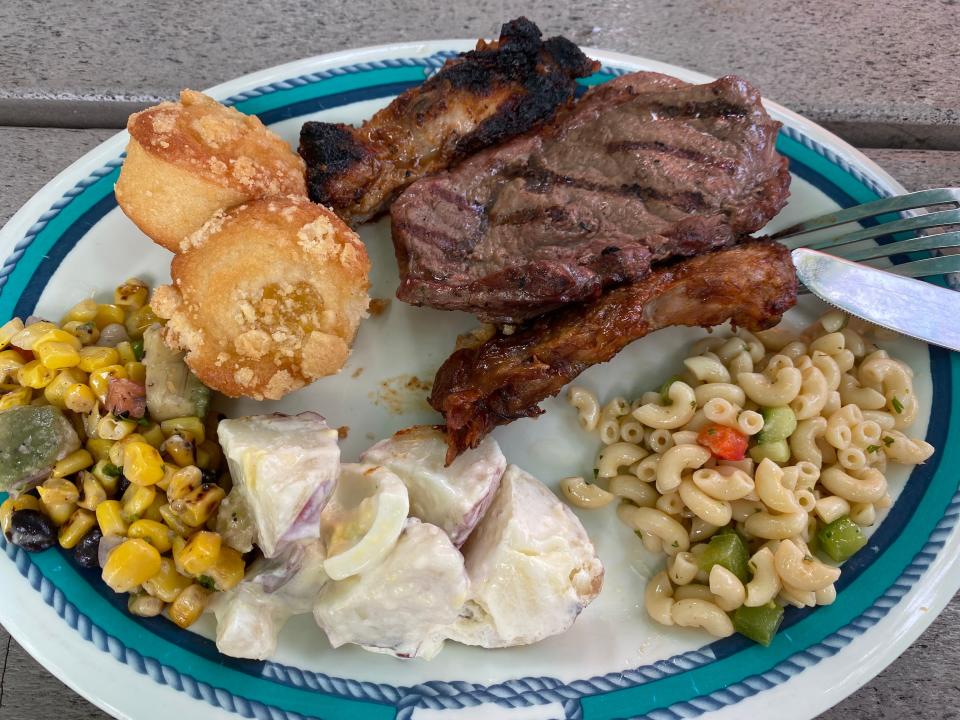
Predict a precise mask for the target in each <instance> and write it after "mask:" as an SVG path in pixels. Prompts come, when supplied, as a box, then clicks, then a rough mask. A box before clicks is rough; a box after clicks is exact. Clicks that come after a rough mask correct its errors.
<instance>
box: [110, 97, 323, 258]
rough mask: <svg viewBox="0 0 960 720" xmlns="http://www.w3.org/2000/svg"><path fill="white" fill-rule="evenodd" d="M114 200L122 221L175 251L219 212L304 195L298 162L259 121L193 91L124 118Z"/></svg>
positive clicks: (298, 159) (303, 185)
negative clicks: (126, 138) (125, 138)
mask: <svg viewBox="0 0 960 720" xmlns="http://www.w3.org/2000/svg"><path fill="white" fill-rule="evenodd" d="M127 130H129V132H130V143H129V144H128V145H127V158H126V160H125V161H124V163H123V167H122V168H121V170H120V179H119V180H118V181H117V185H116V188H115V193H116V196H117V202H118V203H119V204H120V207H121V208H123V211H124V213H126V215H127V217H129V218H130V219H131V220H133V222H134V223H136V225H137V226H138V227H139V228H140V229H141V230H143V232H145V233H146V234H147V235H149V236H150V237H151V238H152V239H153V240H154V242H156V243H158V244H160V245H162V246H163V247H165V248H167V249H168V250H171V251H173V252H177V251H178V250H179V248H180V243H181V241H183V239H184V238H185V237H187V236H188V235H190V234H191V233H193V232H195V231H196V230H198V229H199V228H200V227H201V226H202V225H203V224H204V223H205V222H206V221H207V220H209V219H210V217H211V216H212V215H213V214H214V213H215V212H217V211H218V210H227V209H229V208H232V207H236V206H237V205H240V204H241V203H243V202H246V201H248V200H253V199H256V198H262V197H272V196H279V195H306V185H305V182H304V164H303V160H301V159H300V157H299V156H298V155H297V154H296V153H294V152H293V150H291V149H290V146H288V145H287V144H286V143H285V142H284V141H283V140H281V139H280V138H279V137H277V136H276V135H274V134H273V133H272V132H270V131H269V130H268V129H267V128H266V127H264V125H263V123H261V122H260V120H259V119H257V118H256V117H253V116H250V115H244V114H243V113H240V112H238V111H236V110H234V109H233V108H228V107H224V106H223V105H221V104H220V103H218V102H216V101H215V100H212V99H211V98H209V97H207V96H206V95H203V94H202V93H198V92H194V91H193V90H184V91H183V92H181V93H180V102H175V103H174V102H164V103H161V104H159V105H157V106H155V107H152V108H148V109H146V110H144V111H143V112H139V113H136V114H134V115H131V116H130V119H129V120H128V121H127Z"/></svg>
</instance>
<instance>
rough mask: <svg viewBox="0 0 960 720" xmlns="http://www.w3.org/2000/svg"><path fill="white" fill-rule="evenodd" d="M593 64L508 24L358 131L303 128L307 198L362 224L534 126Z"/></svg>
mask: <svg viewBox="0 0 960 720" xmlns="http://www.w3.org/2000/svg"><path fill="white" fill-rule="evenodd" d="M599 67H600V66H599V63H596V62H594V61H593V60H590V59H589V58H588V57H586V56H585V55H584V54H583V53H582V52H581V51H580V49H579V48H578V47H577V46H576V45H575V44H574V43H572V42H570V41H569V40H567V39H566V38H562V37H555V38H550V39H549V40H546V41H543V40H542V39H541V34H540V30H539V28H538V27H537V26H536V25H534V24H533V23H532V22H530V21H529V20H527V19H526V18H523V17H521V18H518V19H516V20H513V21H511V22H508V23H506V24H504V25H503V28H502V29H501V33H500V38H499V40H497V41H495V42H490V43H488V42H485V41H483V40H480V41H479V42H478V43H477V47H476V49H475V50H471V51H470V52H467V53H463V54H462V55H459V56H457V57H455V58H452V59H451V60H448V61H447V62H446V64H445V65H444V66H443V67H442V68H441V69H440V70H439V72H437V73H436V74H435V75H433V76H432V77H430V78H429V79H427V80H426V82H424V83H423V84H422V85H420V86H418V87H416V88H412V89H410V90H407V91H406V92H404V93H402V94H401V95H399V96H398V97H397V98H395V99H394V100H393V102H391V103H390V104H389V105H388V106H387V107H386V108H384V109H383V110H380V111H379V112H377V113H376V114H375V115H374V116H373V117H372V118H371V119H370V120H368V121H366V122H365V123H363V125H362V126H361V127H359V128H354V127H350V126H349V125H343V124H331V123H320V122H307V123H304V125H303V128H302V130H301V133H300V147H299V151H300V154H301V155H302V156H303V159H304V160H305V161H306V164H307V191H308V194H309V195H310V199H311V200H313V201H314V202H318V203H322V204H324V205H327V206H330V207H331V208H332V209H333V210H334V211H335V212H337V214H339V215H340V216H341V217H342V218H343V219H344V220H346V221H347V222H348V223H350V224H353V225H355V224H357V223H360V222H363V221H365V220H368V219H370V218H371V217H374V216H375V215H377V214H379V213H381V212H383V211H384V210H386V209H387V208H388V207H389V206H390V203H391V202H393V200H394V198H395V197H396V196H397V195H398V194H399V193H400V192H401V191H402V190H403V188H405V187H406V186H407V185H409V184H410V183H412V182H414V181H415V180H417V179H418V178H420V177H423V176H424V175H427V174H429V173H434V172H437V171H440V170H443V169H445V168H447V167H448V166H450V165H451V164H452V163H453V162H455V161H456V160H458V159H459V158H462V157H465V156H467V155H470V154H472V153H475V152H477V151H479V150H481V149H483V148H486V147H489V146H490V145H493V144H496V143H498V142H501V141H503V140H505V139H508V138H511V137H514V136H516V135H518V134H520V133H524V132H526V131H528V130H530V129H531V128H535V127H538V126H539V125H540V124H542V123H543V122H544V121H546V120H548V119H550V118H551V117H552V116H553V115H554V113H555V112H556V110H557V108H559V107H561V106H563V105H564V104H566V103H568V102H569V101H571V100H572V99H573V97H574V94H575V92H576V88H577V84H576V79H577V78H580V77H586V76H587V75H590V74H591V73H592V72H594V71H595V70H597V69H599Z"/></svg>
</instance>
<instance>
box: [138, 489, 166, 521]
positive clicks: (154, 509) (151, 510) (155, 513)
mask: <svg viewBox="0 0 960 720" xmlns="http://www.w3.org/2000/svg"><path fill="white" fill-rule="evenodd" d="M154 487H156V486H154ZM166 504H167V499H166V498H165V497H164V496H163V493H157V497H156V498H154V500H153V502H152V503H150V507H148V508H147V509H146V510H144V511H143V518H144V519H145V520H153V521H155V522H158V523H162V522H163V515H161V514H160V508H162V507H163V506H164V505H166Z"/></svg>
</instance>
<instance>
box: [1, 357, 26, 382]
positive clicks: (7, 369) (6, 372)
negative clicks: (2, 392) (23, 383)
mask: <svg viewBox="0 0 960 720" xmlns="http://www.w3.org/2000/svg"><path fill="white" fill-rule="evenodd" d="M26 364H27V359H26V358H25V357H24V356H23V355H21V354H20V353H18V352H17V351H16V350H4V351H3V352H0V381H3V382H6V381H7V379H9V378H16V377H17V370H19V369H20V368H22V367H23V366H24V365H26Z"/></svg>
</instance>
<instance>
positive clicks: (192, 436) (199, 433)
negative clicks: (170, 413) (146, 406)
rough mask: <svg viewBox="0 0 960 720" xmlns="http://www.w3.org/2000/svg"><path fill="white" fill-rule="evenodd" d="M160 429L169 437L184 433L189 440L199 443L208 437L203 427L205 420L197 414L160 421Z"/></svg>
mask: <svg viewBox="0 0 960 720" xmlns="http://www.w3.org/2000/svg"><path fill="white" fill-rule="evenodd" d="M160 429H161V430H163V434H164V435H166V436H167V437H170V436H171V435H183V436H184V437H185V438H187V439H188V440H193V442H195V443H197V444H198V445H199V444H200V443H202V442H203V441H204V440H205V439H206V433H205V432H204V428H203V421H202V420H200V418H198V417H196V416H191V417H179V418H171V419H170V420H164V421H163V422H162V423H160Z"/></svg>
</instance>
